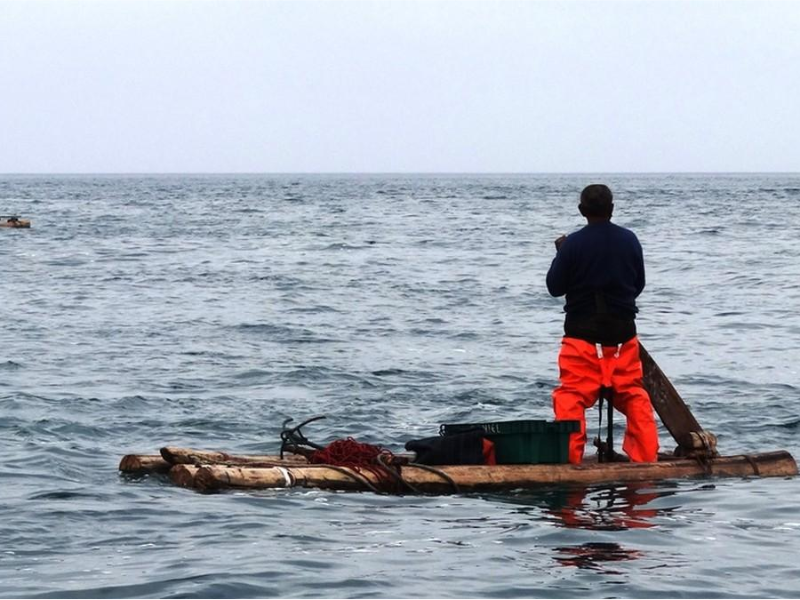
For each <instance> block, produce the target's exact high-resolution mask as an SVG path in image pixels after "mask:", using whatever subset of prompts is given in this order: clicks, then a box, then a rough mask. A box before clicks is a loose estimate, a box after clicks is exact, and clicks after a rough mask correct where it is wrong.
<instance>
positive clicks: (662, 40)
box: [0, 0, 800, 173]
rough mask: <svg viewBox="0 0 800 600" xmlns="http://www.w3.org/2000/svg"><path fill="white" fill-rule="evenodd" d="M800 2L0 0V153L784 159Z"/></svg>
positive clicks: (452, 161)
mask: <svg viewBox="0 0 800 600" xmlns="http://www.w3.org/2000/svg"><path fill="white" fill-rule="evenodd" d="M798 107H800V3H798V2H768V1H765V0H757V1H754V2H708V1H707V2H692V1H682V2H681V1H679V2H666V1H662V2H603V1H595V0H593V1H590V2H580V1H562V2H524V3H523V2H519V3H518V2H509V1H502V2H500V1H485V2H401V1H392V2H369V1H362V2H335V1H324V2H299V1H290V2H281V1H272V2H238V1H235V0H225V1H219V2H161V1H149V2H145V1H141V0H139V1H135V2H129V1H118V0H106V1H94V2H73V1H53V2H39V1H32V0H24V1H18V2H8V1H0V131H2V138H1V139H2V144H0V172H5V173H12V172H16V173H20V172H49V173H53V172H84V173H85V172H320V171H326V172H330V171H340V172H372V171H377V172H443V171H446V172H623V171H624V172H634V171H800V108H798Z"/></svg>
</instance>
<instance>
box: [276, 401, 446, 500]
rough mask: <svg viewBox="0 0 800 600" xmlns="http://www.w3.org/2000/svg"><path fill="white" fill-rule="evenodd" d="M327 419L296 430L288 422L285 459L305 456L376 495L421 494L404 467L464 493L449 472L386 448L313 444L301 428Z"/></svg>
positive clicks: (347, 441) (348, 443)
mask: <svg viewBox="0 0 800 600" xmlns="http://www.w3.org/2000/svg"><path fill="white" fill-rule="evenodd" d="M324 418H325V417H324V416H319V417H314V418H312V419H308V420H307V421H304V422H302V423H300V425H298V426H296V427H293V428H287V425H288V423H290V422H291V421H292V419H287V420H286V421H284V423H283V431H282V432H281V440H282V444H281V458H283V454H284V452H285V451H289V452H292V453H295V454H301V455H302V456H305V457H306V458H307V459H308V462H309V463H311V464H312V465H319V466H324V467H328V468H331V469H334V470H336V471H338V472H340V473H343V474H345V475H347V476H348V477H350V478H352V479H353V480H354V481H357V482H358V483H360V484H361V485H363V486H364V487H366V488H367V489H369V490H371V491H373V492H375V493H376V494H381V493H389V494H399V493H402V491H403V490H404V489H407V490H410V491H411V492H412V493H414V494H420V493H421V492H420V490H418V489H417V488H416V487H414V486H413V485H411V484H410V483H408V482H407V481H406V480H405V479H403V475H402V473H401V472H400V467H401V466H411V467H417V468H419V469H424V470H426V471H430V472H431V473H435V474H437V475H439V476H440V477H441V478H442V479H444V480H445V481H447V482H448V483H449V484H450V485H452V486H453V490H454V491H455V492H456V493H459V492H460V490H459V487H458V485H457V484H456V482H455V481H453V478H452V477H450V476H449V475H448V474H447V473H444V472H442V471H440V470H439V469H435V468H433V467H431V466H428V465H421V464H417V463H412V462H410V461H409V460H408V458H405V457H402V456H395V455H394V454H393V453H392V452H391V451H390V450H387V449H386V448H384V447H382V446H375V445H372V444H366V443H363V442H359V441H357V440H355V439H353V438H352V437H348V438H346V439H343V440H336V441H334V442H331V443H330V444H328V445H327V446H325V447H322V446H320V445H318V444H314V443H312V442H311V441H310V440H309V439H308V438H307V437H306V436H305V435H303V433H302V432H301V431H300V428H301V427H303V426H304V425H307V424H308V423H310V422H312V421H316V420H319V419H324ZM304 446H306V447H304ZM363 471H368V472H370V473H372V474H373V475H374V476H375V478H376V479H377V485H374V484H373V483H372V482H371V481H369V479H367V478H366V477H365V476H364V475H363Z"/></svg>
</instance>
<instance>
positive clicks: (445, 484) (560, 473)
mask: <svg viewBox="0 0 800 600" xmlns="http://www.w3.org/2000/svg"><path fill="white" fill-rule="evenodd" d="M347 471H349V469H343V468H341V467H337V468H332V467H328V466H325V465H308V466H285V467H283V466H282V467H269V468H253V467H247V466H222V465H207V466H203V467H201V468H200V469H199V470H198V471H197V473H196V474H195V477H194V485H195V487H197V488H198V489H201V490H218V489H224V488H229V487H235V488H251V489H266V488H284V487H312V488H325V489H337V490H364V489H368V487H367V486H365V485H364V483H363V481H361V479H362V478H363V479H366V480H368V481H369V482H370V483H371V484H372V485H374V486H375V487H380V482H379V481H378V477H377V476H376V475H375V474H374V473H372V472H370V471H366V470H365V471H363V472H361V473H355V474H354V473H352V471H351V472H350V473H349V474H348V473H347ZM438 471H440V473H435V472H432V471H431V470H429V469H422V468H419V467H414V466H405V467H403V469H402V474H403V479H404V480H405V481H407V482H408V483H409V484H411V485H412V486H414V488H416V489H417V490H419V491H420V492H427V493H452V492H454V491H456V488H455V487H454V485H453V483H455V485H456V486H457V488H458V491H463V492H473V491H503V490H513V489H519V488H530V487H535V486H540V485H563V484H582V485H591V484H599V483H622V482H631V481H645V482H647V481H659V480H664V479H681V478H686V477H703V476H713V477H753V476H755V477H785V476H793V475H797V464H796V463H795V461H794V459H793V458H792V456H791V455H790V454H789V453H788V452H785V451H778V452H768V453H763V454H752V455H738V456H723V457H718V458H715V459H712V460H711V461H709V463H708V465H707V466H704V465H702V464H701V463H699V462H698V461H696V460H692V459H675V460H672V461H667V462H659V463H602V464H599V463H594V464H588V463H587V464H583V465H570V464H564V465H496V466H484V465H479V466H450V467H438Z"/></svg>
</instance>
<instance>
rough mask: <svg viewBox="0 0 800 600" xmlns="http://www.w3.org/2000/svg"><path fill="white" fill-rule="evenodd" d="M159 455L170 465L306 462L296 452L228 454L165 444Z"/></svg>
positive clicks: (302, 463)
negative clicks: (282, 454) (281, 454)
mask: <svg viewBox="0 0 800 600" xmlns="http://www.w3.org/2000/svg"><path fill="white" fill-rule="evenodd" d="M160 452H161V457H162V458H163V459H164V460H165V461H167V462H168V463H169V464H172V465H201V464H202V465H206V464H220V463H225V464H241V465H246V464H250V463H278V464H284V463H289V464H294V465H297V464H301V465H304V464H307V463H308V461H307V460H306V458H305V457H304V456H299V455H297V454H284V456H283V459H281V457H280V456H279V455H277V454H239V455H234V454H228V453H227V452H213V451H209V450H195V449H193V448H178V447H176V446H166V447H164V448H161V451H160Z"/></svg>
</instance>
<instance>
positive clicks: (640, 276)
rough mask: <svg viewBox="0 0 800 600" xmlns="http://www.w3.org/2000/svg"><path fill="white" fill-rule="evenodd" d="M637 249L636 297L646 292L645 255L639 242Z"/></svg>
mask: <svg viewBox="0 0 800 600" xmlns="http://www.w3.org/2000/svg"><path fill="white" fill-rule="evenodd" d="M637 247H638V248H637V249H638V252H637V254H636V295H637V296H639V294H641V293H642V291H643V290H644V283H645V278H644V253H643V252H642V246H641V244H639V243H638V240H637Z"/></svg>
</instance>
